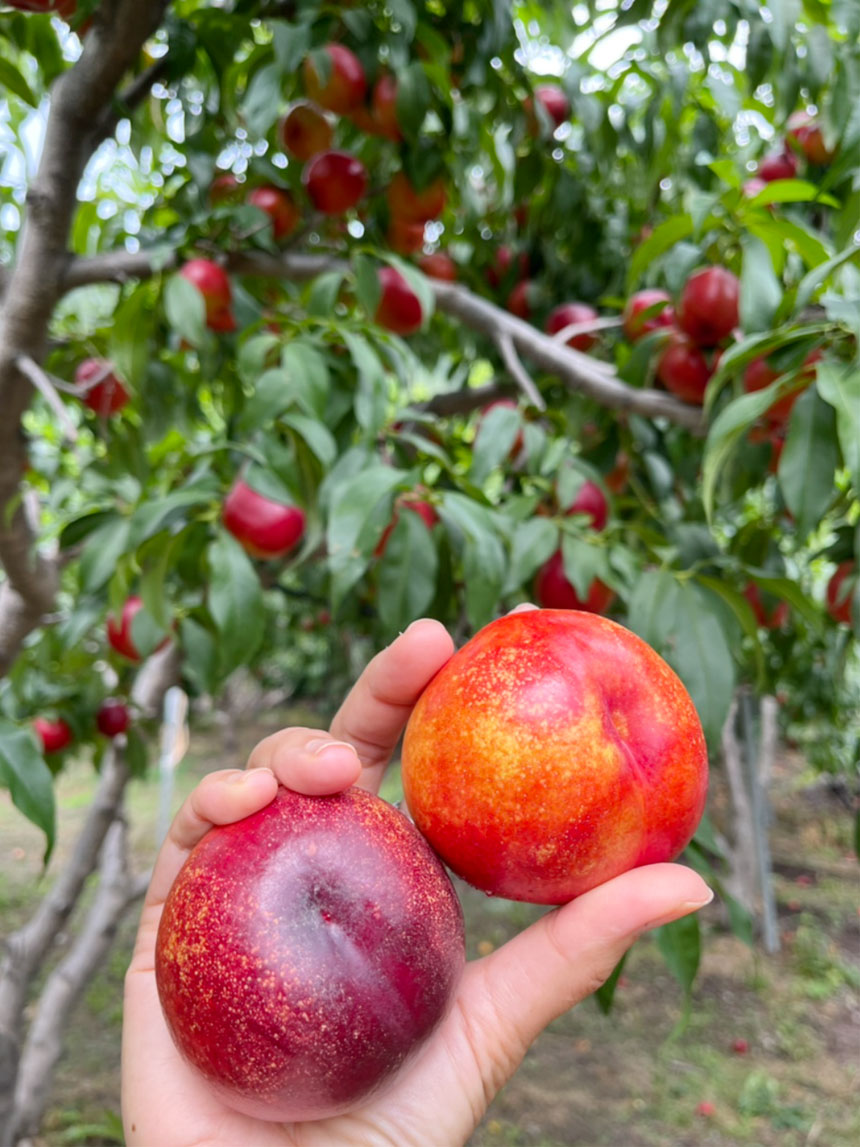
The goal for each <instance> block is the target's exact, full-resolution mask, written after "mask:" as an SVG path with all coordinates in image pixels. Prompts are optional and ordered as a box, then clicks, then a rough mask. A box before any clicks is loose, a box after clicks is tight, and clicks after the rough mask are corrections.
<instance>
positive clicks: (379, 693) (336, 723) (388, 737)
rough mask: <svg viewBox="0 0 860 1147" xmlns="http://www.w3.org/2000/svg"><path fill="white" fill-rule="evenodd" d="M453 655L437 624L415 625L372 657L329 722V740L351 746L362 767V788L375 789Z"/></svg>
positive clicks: (450, 643)
mask: <svg viewBox="0 0 860 1147" xmlns="http://www.w3.org/2000/svg"><path fill="white" fill-rule="evenodd" d="M453 652H454V642H453V640H452V639H451V636H450V634H449V633H448V631H447V630H446V629H445V627H444V626H443V625H442V624H441V623H440V622H438V621H433V620H431V619H430V618H423V619H421V620H420V621H413V623H412V624H411V625H410V626H409V628H408V629H407V630H405V631H404V632H403V633H402V634H401V635H400V636H399V637H398V638H397V639H396V640H395V641H393V642H392V643H391V644H390V645H389V646H387V648H385V649H383V650H382V651H381V652H380V653H377V655H376V656H375V657H374V658H373V660H372V661H371V662H370V664H369V665H368V666H367V668H366V669H365V670H364V672H363V673H362V675H361V676H360V677H359V679H358V681H357V682H356V683H355V685H354V686H353V688H352V689H351V691H350V693H349V695H348V696H347V698H346V700H345V701H344V703H343V704H342V705H341V707H340V709H339V710H338V711H337V713H336V715H335V718H334V720H333V721H332V723H331V732H332V736H334V737H336V738H337V739H338V740H340V741H347V742H348V743H349V744H351V745H353V746H354V748H355V751H356V752H357V753H358V756H359V758H360V759H361V763H362V766H363V771H362V775H361V778H360V779H359V781H358V782H357V783H358V784H359V785H360V786H361V787H363V788H367V789H370V790H371V791H376V790H377V789H378V788H379V784H380V782H381V780H382V774H383V772H384V770H385V766H386V765H387V764H388V761H389V759H390V757H391V754H392V752H393V751H394V748H395V746H396V745H397V742H398V740H399V739H400V734H401V733H402V732H403V729H404V727H405V725H406V722H407V720H408V719H409V714H410V713H411V712H412V709H413V707H414V705H415V702H416V701H417V700H418V698H419V697H420V696H421V694H422V692H423V691H424V688H425V687H426V685H427V683H428V682H429V681H430V679H431V677H433V676H434V675H435V674H436V673H437V672H438V671H439V670H440V669H441V668H442V666H443V665H444V664H445V662H446V661H447V660H448V658H449V657H450V656H451V654H452V653H453Z"/></svg>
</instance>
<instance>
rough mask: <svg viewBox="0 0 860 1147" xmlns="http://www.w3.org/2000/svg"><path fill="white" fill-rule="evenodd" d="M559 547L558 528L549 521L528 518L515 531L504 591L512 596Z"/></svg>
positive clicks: (546, 519)
mask: <svg viewBox="0 0 860 1147" xmlns="http://www.w3.org/2000/svg"><path fill="white" fill-rule="evenodd" d="M557 547H558V526H557V525H556V524H555V522H553V521H552V520H551V519H550V518H540V517H535V518H528V519H527V520H526V521H524V522H520V523H519V524H518V525H517V527H516V529H515V530H514V537H513V542H512V544H511V557H510V562H509V564H508V574H507V578H506V580H505V587H504V592H505V593H506V594H508V593H514V592H515V591H516V590H518V589H520V588H521V587H522V586H525V585H526V583H527V582H529V581H531V579H532V577H533V576H534V574H535V573H536V572H537V571H538V570H539V569H540V567H541V566H542V565H543V564H544V562H546V561H548V560H549V559H550V558H551V557H552V555H553V554H554V553H555V551H556V548H557Z"/></svg>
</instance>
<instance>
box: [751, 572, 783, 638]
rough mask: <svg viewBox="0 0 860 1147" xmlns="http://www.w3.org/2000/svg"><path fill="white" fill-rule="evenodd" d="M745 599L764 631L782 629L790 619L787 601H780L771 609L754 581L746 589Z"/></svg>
mask: <svg viewBox="0 0 860 1147" xmlns="http://www.w3.org/2000/svg"><path fill="white" fill-rule="evenodd" d="M744 597H745V598H746V599H747V601H748V602H749V603H750V605H751V606H752V611H753V613H754V614H755V619H756V621H757V622H758V624H759V625H760V626H761V627H762V629H782V627H783V626H784V625H785V624H786V622H787V621H788V618H789V612H790V611H789V608H788V602H787V601H778V602H776V604H775V605H774V606H773V607H772V608H771V609H768V608H767V606H766V605H765V604H764V602H763V601H762V597H761V592H760V591H759V588H758V586H757V585H756V583H755V582H754V581H751V582H749V584H748V585H747V586H746V588H745V589H744Z"/></svg>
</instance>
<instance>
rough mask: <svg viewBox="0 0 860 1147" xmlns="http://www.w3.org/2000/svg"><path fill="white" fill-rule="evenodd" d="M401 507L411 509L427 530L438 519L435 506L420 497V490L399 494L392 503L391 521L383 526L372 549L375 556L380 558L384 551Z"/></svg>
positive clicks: (431, 527)
mask: <svg viewBox="0 0 860 1147" xmlns="http://www.w3.org/2000/svg"><path fill="white" fill-rule="evenodd" d="M401 508H403V509H405V510H411V511H412V512H413V514H417V515H418V517H419V518H420V519H421V521H422V522H423V523H424V525H425V526H426V527H427V529H428V530H432V529H433V527H434V526H435V525H436V523H437V522H438V521H439V515H438V514H437V513H436V507H435V506H434V505H433V504H432V503H431V502H428V501H426V500H425V499H424V498H422V497H421V494H420V492H418V491H414V490H413V491H412V493H410V494H401V495H400V496H399V497H398V498H397V499H396V500H395V503H394V514H393V515H392V518H391V521H390V522H389V523H388V525H387V526H386V527H385V530H384V532H383V534H382V537H381V538H380V539H379V541H378V542H377V545H376V549H375V550H374V551H373V556H374V557H375V558H381V557H382V555H383V554H384V553H385V547H386V546H387V545H388V539H389V538H390V537H391V534H392V531H393V530H394V527H395V526H396V525H397V520H398V518H399V517H400V510H401Z"/></svg>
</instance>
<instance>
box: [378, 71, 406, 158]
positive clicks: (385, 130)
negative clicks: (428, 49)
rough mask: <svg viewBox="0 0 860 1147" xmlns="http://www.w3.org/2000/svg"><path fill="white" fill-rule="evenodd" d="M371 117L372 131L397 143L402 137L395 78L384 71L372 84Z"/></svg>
mask: <svg viewBox="0 0 860 1147" xmlns="http://www.w3.org/2000/svg"><path fill="white" fill-rule="evenodd" d="M370 106H371V109H372V111H371V119H372V123H373V128H374V132H375V133H376V134H378V135H382V136H385V138H386V139H390V140H392V141H393V142H394V143H398V142H399V141H400V140H401V139H403V134H402V132H401V131H400V124H399V123H398V122H397V80H395V78H394V76H392V75H389V73H387V72H386V73H384V74H383V75H381V76H380V77H379V79H378V80H377V81H376V83H375V84H374V85H373V93H372V95H371V97H370Z"/></svg>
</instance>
